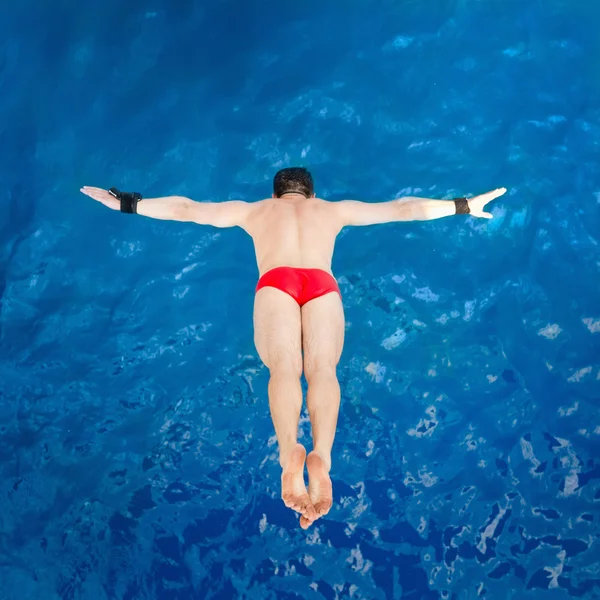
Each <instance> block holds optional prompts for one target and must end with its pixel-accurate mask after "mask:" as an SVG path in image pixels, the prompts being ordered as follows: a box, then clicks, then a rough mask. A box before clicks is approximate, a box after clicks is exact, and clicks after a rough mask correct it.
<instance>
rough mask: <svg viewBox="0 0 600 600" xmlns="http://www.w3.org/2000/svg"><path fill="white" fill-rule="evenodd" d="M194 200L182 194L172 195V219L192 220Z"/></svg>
mask: <svg viewBox="0 0 600 600" xmlns="http://www.w3.org/2000/svg"><path fill="white" fill-rule="evenodd" d="M194 204H195V202H193V201H192V200H190V199H189V198H185V197H183V196H173V219H174V220H176V221H193V220H194V211H193V207H194Z"/></svg>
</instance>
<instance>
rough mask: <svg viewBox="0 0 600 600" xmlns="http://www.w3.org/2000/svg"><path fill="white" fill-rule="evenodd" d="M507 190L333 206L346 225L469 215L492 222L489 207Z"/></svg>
mask: <svg viewBox="0 0 600 600" xmlns="http://www.w3.org/2000/svg"><path fill="white" fill-rule="evenodd" d="M505 192H506V188H499V189H497V190H494V191H492V192H488V193H487V194H482V195H480V196H475V197H473V198H469V199H468V200H467V199H465V198H457V199H455V200H433V199H429V198H412V197H408V198H399V199H397V200H392V201H390V202H358V201H356V200H343V201H341V202H335V203H334V206H335V207H336V210H337V211H338V214H339V216H340V219H341V221H342V227H344V226H347V225H375V224H378V223H393V222H397V221H429V220H432V219H441V218H442V217H449V216H450V215H456V214H470V215H471V216H473V217H482V218H484V219H491V218H492V214H491V213H488V212H484V210H483V208H484V207H485V205H486V204H488V203H489V202H491V201H492V200H494V199H495V198H498V197H499V196H502V194H504V193H505Z"/></svg>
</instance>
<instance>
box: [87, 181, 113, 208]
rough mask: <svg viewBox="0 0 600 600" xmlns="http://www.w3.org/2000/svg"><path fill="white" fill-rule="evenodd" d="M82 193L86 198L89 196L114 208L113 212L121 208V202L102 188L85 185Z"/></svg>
mask: <svg viewBox="0 0 600 600" xmlns="http://www.w3.org/2000/svg"><path fill="white" fill-rule="evenodd" d="M80 191H81V193H82V194H85V195H86V196H89V197H90V198H93V199H94V200H97V201H98V202H102V204H104V205H105V206H108V207H109V208H112V209H113V210H117V209H118V208H119V206H120V203H119V201H118V200H117V199H116V198H115V197H114V196H113V195H112V194H110V193H109V192H108V191H107V190H103V189H102V188H97V187H89V186H87V185H84V186H83V187H82V188H81V190H80Z"/></svg>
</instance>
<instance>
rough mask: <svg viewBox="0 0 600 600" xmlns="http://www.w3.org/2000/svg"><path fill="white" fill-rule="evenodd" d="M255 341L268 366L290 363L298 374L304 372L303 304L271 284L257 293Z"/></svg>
mask: <svg viewBox="0 0 600 600" xmlns="http://www.w3.org/2000/svg"><path fill="white" fill-rule="evenodd" d="M254 344H255V345H256V349H257V351H258V354H259V356H260V358H261V360H262V361H263V362H264V363H265V365H266V366H267V367H268V368H269V369H271V368H273V367H274V366H275V365H277V364H281V363H287V366H288V367H290V368H293V369H294V370H296V371H297V372H298V375H300V374H301V373H302V328H301V321H300V307H299V306H298V303H297V302H296V301H295V300H294V299H293V298H292V297H291V296H290V295H288V294H286V293H285V292H282V291H281V290H278V289H276V288H272V287H264V288H261V289H260V290H258V292H256V297H255V298H254Z"/></svg>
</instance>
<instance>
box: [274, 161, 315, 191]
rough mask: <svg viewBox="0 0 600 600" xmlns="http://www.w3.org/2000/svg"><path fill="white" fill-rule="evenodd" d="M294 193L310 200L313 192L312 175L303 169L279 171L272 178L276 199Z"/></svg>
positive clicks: (293, 168)
mask: <svg viewBox="0 0 600 600" xmlns="http://www.w3.org/2000/svg"><path fill="white" fill-rule="evenodd" d="M289 192H294V193H296V194H302V195H304V196H306V197H307V198H310V197H311V196H312V195H313V194H314V193H315V192H314V184H313V178H312V175H311V174H310V173H309V172H308V171H307V170H306V169H305V168H303V167H291V168H289V169H281V171H278V172H277V173H276V174H275V177H274V178H273V193H274V194H275V197H276V198H281V196H283V194H287V193H289Z"/></svg>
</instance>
